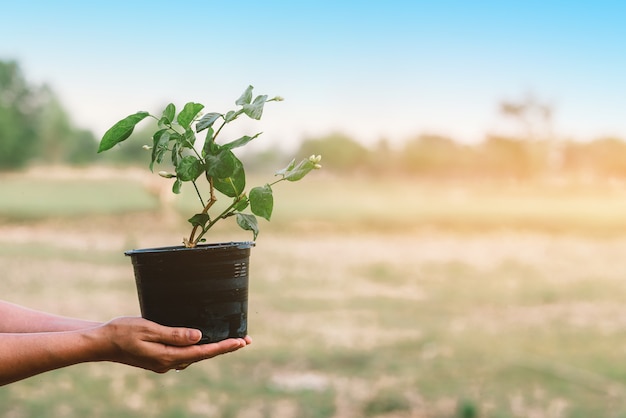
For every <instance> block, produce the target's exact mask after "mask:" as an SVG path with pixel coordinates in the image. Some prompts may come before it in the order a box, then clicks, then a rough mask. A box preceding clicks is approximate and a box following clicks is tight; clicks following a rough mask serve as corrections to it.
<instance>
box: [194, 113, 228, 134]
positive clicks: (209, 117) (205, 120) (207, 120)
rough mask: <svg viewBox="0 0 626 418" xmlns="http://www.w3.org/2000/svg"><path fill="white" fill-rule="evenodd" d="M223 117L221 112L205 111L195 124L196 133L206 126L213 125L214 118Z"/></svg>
mask: <svg viewBox="0 0 626 418" xmlns="http://www.w3.org/2000/svg"><path fill="white" fill-rule="evenodd" d="M221 117H223V116H222V114H221V113H207V114H206V115H204V116H202V118H200V120H199V121H198V123H197V124H196V133H200V132H202V131H204V130H205V129H207V128H210V127H211V126H213V124H214V123H215V121H216V120H218V119H219V118H221Z"/></svg>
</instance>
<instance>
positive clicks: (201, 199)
mask: <svg viewBox="0 0 626 418" xmlns="http://www.w3.org/2000/svg"><path fill="white" fill-rule="evenodd" d="M191 183H192V184H193V187H194V189H196V194H197V195H198V199H200V204H201V205H202V206H204V199H203V198H202V195H201V194H200V190H199V189H198V185H197V184H196V181H195V180H192V181H191Z"/></svg>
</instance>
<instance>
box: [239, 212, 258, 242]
mask: <svg viewBox="0 0 626 418" xmlns="http://www.w3.org/2000/svg"><path fill="white" fill-rule="evenodd" d="M237 225H239V226H240V227H241V229H243V230H245V231H252V234H253V235H254V240H256V237H257V236H258V235H259V223H258V222H257V220H256V217H255V216H254V215H249V214H247V213H238V214H237Z"/></svg>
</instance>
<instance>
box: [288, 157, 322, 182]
mask: <svg viewBox="0 0 626 418" xmlns="http://www.w3.org/2000/svg"><path fill="white" fill-rule="evenodd" d="M314 169H315V163H314V162H313V161H311V160H309V159H308V158H305V159H304V160H302V161H300V162H299V163H298V165H296V166H295V167H292V168H291V169H290V170H287V171H286V172H285V173H283V174H281V175H282V176H283V178H284V179H285V180H288V181H298V180H301V179H302V178H303V177H304V176H306V175H307V174H309V172H311V170H314Z"/></svg>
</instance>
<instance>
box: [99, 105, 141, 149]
mask: <svg viewBox="0 0 626 418" xmlns="http://www.w3.org/2000/svg"><path fill="white" fill-rule="evenodd" d="M149 115H150V114H149V113H148V112H137V113H135V114H133V115H129V116H126V117H125V118H124V119H122V120H120V121H119V122H117V123H116V124H115V125H113V126H112V127H111V128H109V130H108V131H106V132H105V133H104V135H103V136H102V140H101V141H100V146H99V147H98V152H102V151H106V150H109V149H111V148H113V147H114V146H115V145H117V144H119V143H120V142H122V141H124V140H125V139H127V138H128V137H129V136H130V135H131V134H132V133H133V130H134V129H135V125H137V124H138V123H139V122H141V121H142V120H144V119H145V118H146V117H148V116H149Z"/></svg>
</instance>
